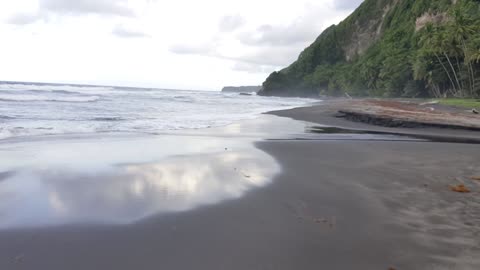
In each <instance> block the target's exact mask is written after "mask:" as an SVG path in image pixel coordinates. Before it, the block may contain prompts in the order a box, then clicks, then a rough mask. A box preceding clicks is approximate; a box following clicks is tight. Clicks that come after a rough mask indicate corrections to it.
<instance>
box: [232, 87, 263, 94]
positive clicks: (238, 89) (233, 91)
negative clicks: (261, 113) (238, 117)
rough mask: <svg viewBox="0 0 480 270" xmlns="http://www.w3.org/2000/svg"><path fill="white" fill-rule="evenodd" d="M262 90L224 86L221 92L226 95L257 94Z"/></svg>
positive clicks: (258, 88)
mask: <svg viewBox="0 0 480 270" xmlns="http://www.w3.org/2000/svg"><path fill="white" fill-rule="evenodd" d="M260 89H262V87H261V86H225V87H224V88H223V89H222V92H226V93H251V92H258V91H260Z"/></svg>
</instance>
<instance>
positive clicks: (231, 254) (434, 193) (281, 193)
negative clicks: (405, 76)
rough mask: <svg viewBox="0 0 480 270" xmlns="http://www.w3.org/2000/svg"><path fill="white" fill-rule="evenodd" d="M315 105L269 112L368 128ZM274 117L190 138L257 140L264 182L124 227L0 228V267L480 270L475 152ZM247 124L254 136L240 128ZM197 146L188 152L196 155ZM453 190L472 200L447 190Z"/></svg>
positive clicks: (475, 148)
mask: <svg viewBox="0 0 480 270" xmlns="http://www.w3.org/2000/svg"><path fill="white" fill-rule="evenodd" d="M298 110H301V112H305V114H301V113H299V112H298ZM312 110H313V111H312ZM315 110H318V108H315V107H312V108H302V109H297V110H293V111H286V112H278V113H277V114H281V115H282V116H292V117H294V118H296V119H301V120H308V121H313V122H318V123H321V124H326V125H332V124H333V123H335V125H334V126H343V127H347V128H353V127H355V128H359V127H360V126H359V125H362V128H368V127H369V126H366V125H365V126H363V124H359V123H353V124H352V123H344V124H342V123H340V122H338V121H340V120H339V119H336V118H332V117H331V116H329V115H326V114H322V113H318V112H315ZM274 119H275V118H274V117H270V118H269V117H267V118H264V121H268V122H269V123H270V124H272V123H273V124H272V125H273V126H269V125H268V124H267V123H266V122H263V123H262V122H260V124H259V125H255V124H251V122H249V123H244V125H242V126H236V127H235V128H233V129H232V128H230V132H229V131H228V130H227V131H226V130H224V131H223V135H222V134H219V130H212V132H210V131H199V132H197V135H198V133H202V134H201V136H202V137H203V138H206V139H207V141H212V140H213V141H216V140H218V138H229V139H231V141H228V140H227V141H223V142H222V144H218V145H215V146H214V148H215V149H216V150H214V151H213V152H215V153H218V152H219V150H218V149H217V148H222V149H221V150H222V151H237V150H235V148H237V147H239V148H241V149H243V150H245V152H249V153H252V152H255V151H256V150H251V149H250V148H248V147H246V146H245V144H243V146H240V145H238V144H235V143H233V142H238V141H239V140H244V139H245V138H250V139H248V140H249V142H248V143H250V141H255V146H256V147H257V148H258V149H260V150H261V151H263V152H264V153H267V154H268V155H269V156H271V157H273V158H274V159H275V160H276V162H277V164H278V165H279V168H281V173H278V174H277V175H276V176H275V177H273V179H271V180H272V181H271V183H266V184H265V185H260V186H258V187H255V188H252V189H248V191H246V192H244V193H242V195H241V196H239V197H230V198H228V199H225V200H221V201H216V202H214V203H205V204H201V205H199V206H196V207H194V208H192V209H189V210H186V211H176V212H169V213H161V214H153V215H150V216H149V217H146V218H143V219H140V220H137V221H135V222H129V223H126V224H112V223H111V222H106V223H105V224H103V225H99V224H80V223H73V224H66V225H53V226H33V227H25V228H21V227H18V226H17V227H15V226H14V227H10V228H6V229H1V230H0V269H209V270H211V269H389V268H390V267H392V268H393V269H479V267H480V258H479V257H478V254H479V252H480V239H479V235H480V197H479V196H478V194H479V192H480V182H478V181H477V182H476V181H474V180H471V179H470V178H469V177H470V176H474V175H480V167H479V165H478V164H479V160H480V145H478V144H466V143H462V144H459V143H438V142H428V141H424V140H416V139H412V140H409V139H406V138H403V137H400V138H398V137H391V136H386V135H385V136H383V135H368V134H367V135H362V134H357V135H355V134H353V135H352V134H350V135H347V136H346V137H345V134H344V135H342V134H315V133H308V132H307V133H305V132H304V131H308V130H310V129H311V127H314V126H315V125H312V124H303V123H301V122H298V121H293V120H288V119H286V118H285V119H283V120H279V121H280V122H276V121H277V120H278V119H281V118H278V119H277V120H274ZM293 126H295V128H292V127H293ZM255 127H260V128H259V130H260V131H255V132H253V134H249V133H248V132H246V131H247V130H249V129H255ZM262 127H263V128H262ZM374 129H381V130H384V128H374ZM281 130H283V131H284V133H283V134H280V131H281ZM388 130H389V131H392V130H391V129H388ZM408 132H410V133H411V132H417V131H416V129H414V130H409V131H408ZM430 132H431V133H432V134H434V133H435V130H430V129H429V130H420V131H419V133H422V134H425V133H430ZM436 132H437V133H438V132H439V131H436ZM446 133H448V135H452V134H451V133H449V132H448V131H447V132H446ZM454 133H455V134H453V135H455V136H460V135H462V136H463V135H464V136H468V137H471V136H476V133H472V132H461V131H454ZM235 134H236V136H237V137H236V136H235ZM158 136H160V137H162V135H158ZM174 138H177V139H178V138H181V136H174ZM241 138H243V139H241ZM335 138H339V140H335ZM197 142H198V141H197ZM170 143H173V142H170ZM47 145H48V144H47ZM224 145H226V146H225V147H226V148H227V149H223V146H224ZM151 147H153V145H152V144H149V148H151ZM13 148H15V147H12V149H10V151H15V150H14V149H13ZM207 149H210V148H207ZM249 149H250V150H249ZM243 150H242V151H243ZM158 151H161V150H160V149H159V150H158ZM205 151H206V150H205V148H201V149H197V151H196V152H195V154H197V155H200V159H201V157H202V156H203V154H202V152H205ZM208 151H210V150H208ZM208 151H207V152H208ZM4 153H5V152H2V155H3V154H4ZM189 153H190V154H188V155H186V154H185V155H184V157H186V158H187V159H186V161H185V162H186V163H188V160H189V159H188V158H189V156H190V155H191V152H189ZM167 160H171V159H167ZM219 160H222V159H221V158H220V159H219ZM268 162H269V161H268V159H267V163H268ZM207 163H208V164H210V165H211V166H212V167H218V166H221V165H220V164H218V160H211V162H207ZM268 164H269V163H268ZM274 168H275V166H274ZM140 170H141V169H140ZM189 170H190V171H192V170H195V168H191V169H189ZM11 173H12V172H11V171H9V172H8V174H5V176H4V179H3V180H2V181H3V183H2V182H0V184H4V183H8V181H9V178H8V177H9V175H11ZM233 173H234V172H232V174H233ZM252 175H253V174H252ZM252 175H243V177H244V178H247V179H244V180H248V178H249V177H252ZM247 176H249V177H247ZM222 177H224V178H228V174H224V173H222ZM456 183H464V184H465V185H466V186H467V187H469V188H470V189H471V190H472V193H469V194H460V193H454V192H452V191H450V189H449V185H452V184H456ZM199 185H201V182H200V183H199ZM0 205H1V204H0ZM94 205H95V204H92V206H91V207H94ZM1 216H2V213H1V212H0V217H1Z"/></svg>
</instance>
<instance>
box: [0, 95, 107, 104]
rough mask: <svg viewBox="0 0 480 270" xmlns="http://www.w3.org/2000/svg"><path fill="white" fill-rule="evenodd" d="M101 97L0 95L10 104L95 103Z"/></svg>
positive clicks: (2, 99)
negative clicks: (37, 102) (35, 102)
mask: <svg viewBox="0 0 480 270" xmlns="http://www.w3.org/2000/svg"><path fill="white" fill-rule="evenodd" d="M99 99H100V97H99V96H77V97H49V96H38V95H9V94H3V95H2V94H0V101H9V102H32V101H44V102H94V101H97V100H99Z"/></svg>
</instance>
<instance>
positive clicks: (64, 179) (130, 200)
mask: <svg viewBox="0 0 480 270" xmlns="http://www.w3.org/2000/svg"><path fill="white" fill-rule="evenodd" d="M277 171H278V165H277V164H276V163H275V161H274V160H273V159H272V158H271V157H269V156H268V155H266V154H264V153H263V152H261V151H258V150H256V149H254V148H253V146H252V149H251V150H248V151H237V152H233V151H225V152H220V153H210V154H202V155H198V154H196V155H185V156H175V157H168V158H163V159H162V160H160V161H158V162H151V163H140V164H122V165H116V166H110V167H106V168H103V169H101V170H95V171H89V172H88V171H87V172H85V171H84V170H80V172H75V171H74V170H71V169H63V168H61V167H60V168H48V169H36V170H20V171H17V172H16V173H15V174H12V175H9V176H8V177H6V179H4V180H3V181H2V182H0V196H1V197H2V200H1V201H0V217H1V219H0V227H1V228H8V227H31V226H47V225H60V224H72V223H95V224H98V223H107V224H111V223H116V224H125V223H131V222H136V221H138V220H141V219H142V218H144V217H147V216H150V215H154V214H161V213H169V212H178V211H186V210H191V209H194V208H196V207H199V206H202V205H208V204H214V203H218V202H220V201H223V200H228V199H235V198H239V197H240V196H242V195H243V194H244V193H245V192H247V191H248V190H250V189H252V188H255V187H260V186H263V185H265V184H267V183H268V182H269V181H271V178H272V177H273V174H275V173H276V172H277Z"/></svg>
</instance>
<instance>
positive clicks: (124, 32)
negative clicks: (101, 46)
mask: <svg viewBox="0 0 480 270" xmlns="http://www.w3.org/2000/svg"><path fill="white" fill-rule="evenodd" d="M112 34H114V35H115V36H117V37H122V38H142V37H149V35H147V34H145V33H143V32H142V31H138V30H134V29H130V28H126V27H125V26H124V25H121V24H118V25H116V26H115V28H113V30H112Z"/></svg>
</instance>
